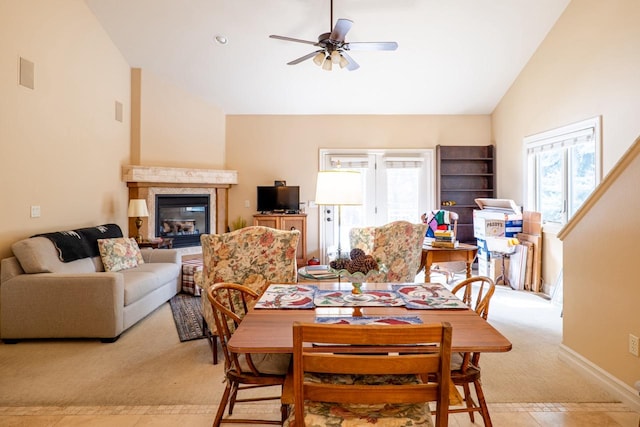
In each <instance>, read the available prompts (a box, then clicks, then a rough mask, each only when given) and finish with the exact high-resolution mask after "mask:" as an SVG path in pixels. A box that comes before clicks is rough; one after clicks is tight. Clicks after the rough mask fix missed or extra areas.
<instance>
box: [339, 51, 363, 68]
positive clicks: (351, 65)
mask: <svg viewBox="0 0 640 427" xmlns="http://www.w3.org/2000/svg"><path fill="white" fill-rule="evenodd" d="M340 54H341V55H342V56H344V59H346V60H347V62H348V64H347V66H346V67H345V68H346V69H347V70H349V71H354V70H357V69H358V68H360V65H358V63H357V62H356V61H354V60H353V58H352V57H350V56H349V55H347V52H344V51H343V52H341V53H340Z"/></svg>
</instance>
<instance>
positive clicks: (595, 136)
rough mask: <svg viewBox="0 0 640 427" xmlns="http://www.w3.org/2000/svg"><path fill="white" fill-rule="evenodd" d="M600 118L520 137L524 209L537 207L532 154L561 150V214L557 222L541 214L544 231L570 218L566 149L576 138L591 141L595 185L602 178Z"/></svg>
mask: <svg viewBox="0 0 640 427" xmlns="http://www.w3.org/2000/svg"><path fill="white" fill-rule="evenodd" d="M601 132H602V118H601V116H597V117H592V118H589V119H586V120H582V121H580V122H577V123H572V124H570V125H566V126H562V127H559V128H556V129H552V130H549V131H546V132H541V133H537V134H534V135H530V136H527V137H525V138H524V140H523V150H524V154H523V159H524V168H523V170H524V171H525V177H526V179H525V189H524V194H525V209H526V210H532V211H540V208H539V194H540V186H541V183H540V178H541V177H539V176H538V173H537V171H538V167H537V163H536V154H537V153H540V152H541V151H545V150H558V151H560V150H562V151H563V153H564V154H563V156H564V170H563V180H564V181H563V192H564V194H563V197H564V206H565V208H564V211H563V218H562V220H561V221H560V222H551V221H548V220H546V219H545V218H544V217H543V218H542V220H543V223H544V224H545V226H546V228H547V230H548V231H553V230H556V231H557V230H560V228H561V227H562V226H564V224H566V223H567V222H568V221H569V220H570V219H571V216H570V213H569V209H568V208H567V206H568V205H567V204H568V200H567V199H568V197H569V192H570V188H569V186H570V183H571V177H570V176H569V173H570V171H571V167H570V165H569V162H570V158H569V157H570V156H568V154H567V151H568V149H569V148H570V147H571V146H572V145H573V144H575V143H576V141H584V140H585V138H586V139H587V140H588V141H590V142H593V144H594V145H595V158H594V161H595V186H594V188H595V187H597V185H598V184H600V182H601V181H602V135H601Z"/></svg>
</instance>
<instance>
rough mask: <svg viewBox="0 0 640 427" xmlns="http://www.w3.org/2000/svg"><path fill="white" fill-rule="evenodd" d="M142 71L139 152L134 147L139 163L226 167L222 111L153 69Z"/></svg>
mask: <svg viewBox="0 0 640 427" xmlns="http://www.w3.org/2000/svg"><path fill="white" fill-rule="evenodd" d="M140 73H141V79H140V80H141V89H140V143H139V147H138V150H139V151H138V152H135V148H136V147H135V146H133V147H132V148H134V151H133V152H132V158H133V159H136V158H139V163H136V164H140V165H144V166H167V167H190V168H203V169H224V168H225V167H224V163H225V160H224V157H225V130H224V127H225V115H224V113H223V111H222V110H221V109H220V108H219V107H217V106H214V105H210V104H208V103H207V102H205V101H204V100H203V99H202V98H199V97H197V96H195V95H192V94H189V93H188V92H185V91H184V90H182V89H181V88H179V87H176V86H175V85H172V84H171V83H168V82H167V81H165V80H163V79H162V78H160V77H158V76H156V75H155V74H153V73H152V72H149V71H147V70H141V72H140ZM134 140H135V138H134Z"/></svg>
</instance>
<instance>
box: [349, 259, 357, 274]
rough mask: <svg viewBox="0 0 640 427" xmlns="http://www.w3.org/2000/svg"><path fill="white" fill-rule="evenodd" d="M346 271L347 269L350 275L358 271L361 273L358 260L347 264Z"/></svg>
mask: <svg viewBox="0 0 640 427" xmlns="http://www.w3.org/2000/svg"><path fill="white" fill-rule="evenodd" d="M346 269H347V271H348V272H349V273H352V274H353V273H355V272H356V271H360V270H359V267H358V263H357V260H351V261H349V263H348V264H347V267H346Z"/></svg>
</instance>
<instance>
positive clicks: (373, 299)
mask: <svg viewBox="0 0 640 427" xmlns="http://www.w3.org/2000/svg"><path fill="white" fill-rule="evenodd" d="M313 302H314V303H315V305H316V307H398V306H403V305H404V304H405V303H404V300H403V299H402V298H401V297H400V295H398V294H397V293H396V292H394V291H363V292H362V293H361V294H357V295H354V294H352V293H351V291H317V292H316V294H315V297H314V298H313Z"/></svg>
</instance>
